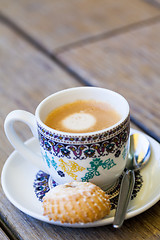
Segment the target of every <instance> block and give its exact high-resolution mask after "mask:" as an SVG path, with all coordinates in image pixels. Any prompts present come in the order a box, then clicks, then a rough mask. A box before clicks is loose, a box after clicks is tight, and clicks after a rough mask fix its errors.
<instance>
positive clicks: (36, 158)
mask: <svg viewBox="0 0 160 240" xmlns="http://www.w3.org/2000/svg"><path fill="white" fill-rule="evenodd" d="M16 121H21V122H23V123H25V124H27V125H28V127H29V128H30V129H31V131H32V133H33V136H34V137H35V138H37V139H38V132H37V124H36V119H35V116H34V115H33V114H32V113H29V112H27V111H23V110H15V111H12V112H10V113H9V114H8V116H7V117H6V119H5V122H4V130H5V134H6V136H7V138H8V140H9V141H10V143H11V144H12V146H13V147H14V148H15V149H16V150H17V151H18V152H19V153H20V154H21V155H22V157H23V158H25V159H27V161H30V162H31V164H34V165H35V166H36V167H38V168H39V169H40V170H43V171H45V172H46V168H45V166H44V164H42V160H41V158H40V157H41V156H40V155H38V154H36V153H35V152H33V151H32V150H31V149H29V147H28V146H27V145H26V144H25V143H24V142H23V141H22V140H21V138H20V137H19V136H18V134H17V133H16V131H15V129H14V122H16Z"/></svg>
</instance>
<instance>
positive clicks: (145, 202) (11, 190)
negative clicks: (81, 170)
mask: <svg viewBox="0 0 160 240" xmlns="http://www.w3.org/2000/svg"><path fill="white" fill-rule="evenodd" d="M131 131H132V132H139V131H136V130H133V129H131ZM146 137H147V138H148V139H149V141H150V144H151V158H150V161H149V163H148V164H147V165H146V166H145V167H144V168H143V169H142V170H141V175H142V178H143V186H142V188H141V190H140V192H138V194H137V196H136V198H134V199H133V200H132V201H131V202H130V204H129V210H128V213H127V215H126V219H128V218H131V217H134V216H136V215H138V214H140V213H142V212H144V211H146V210H147V209H149V208H150V207H152V206H153V205H154V204H155V203H157V202H158V201H159V200H160V188H159V182H160V174H159V172H160V144H159V143H158V142H156V141H155V140H154V139H152V138H151V137H149V136H147V135H146ZM26 145H27V146H28V147H29V149H30V150H31V151H34V152H35V153H36V154H38V153H39V144H38V141H37V140H36V139H35V138H32V139H30V140H28V141H27V142H26ZM38 170H39V168H37V167H33V165H32V164H31V163H30V162H28V161H26V160H25V159H24V158H22V157H21V155H20V154H19V153H18V152H17V151H14V152H13V153H12V154H11V155H10V156H9V158H8V159H7V160H6V162H5V164H4V167H3V169H2V175H1V183H2V188H3V191H4V193H5V194H6V197H7V198H8V199H9V201H10V202H11V203H12V204H13V205H15V206H16V207H17V208H18V209H20V210H21V211H22V212H24V213H26V214H28V215H30V216H31V217H34V218H36V219H39V220H41V221H44V222H47V223H50V224H55V225H60V226H64V227H75V228H86V227H98V226H103V225H108V224H111V223H113V216H114V210H113V211H111V213H110V215H108V216H106V217H105V218H104V219H102V220H99V221H96V222H93V223H87V224H66V223H63V224H62V223H60V222H54V221H49V220H48V218H47V217H46V216H43V209H42V203H41V202H40V201H39V200H38V198H37V197H36V195H35V192H34V188H33V182H34V179H35V175H36V173H37V172H38Z"/></svg>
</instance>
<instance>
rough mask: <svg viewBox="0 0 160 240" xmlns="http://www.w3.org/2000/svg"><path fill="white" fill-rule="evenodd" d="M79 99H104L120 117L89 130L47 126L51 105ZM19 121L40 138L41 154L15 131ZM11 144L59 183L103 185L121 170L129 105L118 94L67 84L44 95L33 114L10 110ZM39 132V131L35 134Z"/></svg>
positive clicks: (7, 125) (8, 132) (126, 144)
mask: <svg viewBox="0 0 160 240" xmlns="http://www.w3.org/2000/svg"><path fill="white" fill-rule="evenodd" d="M79 99H85V100H86V99H88V100H89V99H90V100H92V99H93V100H96V101H103V102H107V103H108V104H109V105H111V106H112V107H113V108H114V109H115V110H116V111H117V112H118V113H119V114H120V115H121V119H120V121H119V122H118V123H116V124H114V125H113V126H111V127H109V128H106V129H103V130H100V131H97V132H91V133H66V132H61V131H56V130H54V129H51V128H49V127H47V126H46V125H45V124H44V123H43V122H44V120H45V118H46V116H47V115H48V113H49V112H50V111H51V110H53V109H54V108H56V107H58V106H60V105H63V104H65V103H68V102H73V101H75V100H79ZM15 121H22V122H24V123H26V124H27V125H28V126H29V128H30V129H31V131H32V133H33V135H34V136H35V137H36V138H38V139H39V143H40V148H41V154H42V157H41V158H40V156H39V155H38V154H35V152H34V151H31V150H30V149H29V148H28V147H27V146H26V145H24V143H23V142H22V141H21V139H20V138H19V136H18V135H17V134H16V132H15V130H14V127H13V123H14V122H15ZM4 128H5V133H6V136H7V137H8V139H9V141H10V142H11V144H12V145H13V146H14V148H15V149H16V150H17V151H18V152H19V153H20V154H21V155H22V156H23V157H24V158H26V159H27V160H28V161H30V162H31V163H32V164H34V165H35V166H38V167H40V166H41V165H42V163H41V161H42V159H43V162H44V164H43V170H44V171H47V172H48V173H49V174H50V175H51V176H52V178H54V179H55V180H56V182H58V183H59V184H64V183H66V182H72V181H90V182H93V183H95V184H97V185H99V186H100V187H102V188H104V189H106V188H107V187H108V186H110V185H112V184H113V183H114V182H115V181H116V179H118V177H119V176H120V175H121V174H122V172H123V170H124V168H125V165H126V159H127V153H128V148H129V131H130V118H129V105H128V103H127V101H126V100H125V98H124V97H123V96H121V95H120V94H118V93H116V92H113V91H110V90H107V89H104V88H97V87H79V88H70V89H66V90H63V91H60V92H57V93H55V94H53V95H51V96H49V97H47V98H46V99H44V100H43V101H42V102H41V103H40V104H39V105H38V107H37V109H36V112H35V116H34V115H33V114H31V113H29V112H26V111H22V110H16V111H13V112H11V113H10V114H9V115H8V116H7V118H6V120H5V124H4ZM37 132H38V134H37Z"/></svg>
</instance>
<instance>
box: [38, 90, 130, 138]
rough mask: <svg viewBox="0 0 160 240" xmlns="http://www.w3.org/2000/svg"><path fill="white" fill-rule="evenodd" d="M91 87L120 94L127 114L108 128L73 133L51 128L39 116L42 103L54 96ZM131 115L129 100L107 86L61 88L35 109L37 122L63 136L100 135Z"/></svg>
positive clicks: (49, 130) (47, 129) (45, 99)
mask: <svg viewBox="0 0 160 240" xmlns="http://www.w3.org/2000/svg"><path fill="white" fill-rule="evenodd" d="M86 88H88V89H91V88H96V89H97V90H98V89H99V90H105V91H108V92H110V93H112V94H116V95H119V96H120V97H121V98H122V99H123V100H124V101H125V103H126V106H127V114H126V115H125V116H123V117H122V118H121V119H120V120H119V121H118V122H117V123H115V124H114V125H112V126H110V127H108V128H104V129H101V130H99V131H94V132H87V133H71V132H63V131H59V130H55V129H53V128H50V127H48V126H47V125H46V124H44V122H43V121H42V120H41V119H40V116H39V112H40V109H41V107H42V105H43V104H44V103H46V101H48V100H50V99H51V98H52V97H53V96H57V95H59V94H62V93H65V92H68V91H74V90H78V89H86ZM129 115H130V111H129V104H128V102H127V100H126V99H125V98H124V97H123V96H122V95H121V94H119V93H117V92H115V91H112V90H109V89H106V88H100V87H88V86H83V87H75V88H68V89H64V90H61V91H58V92H56V93H53V94H51V95H49V96H48V97H46V98H44V99H43V100H42V101H41V102H40V103H39V105H38V106H37V108H36V111H35V116H36V121H37V123H38V124H39V125H40V126H41V127H42V128H43V129H45V130H46V131H48V132H50V133H51V132H52V133H53V134H56V135H61V136H62V135H63V136H70V137H77V136H78V137H82V136H84V137H87V136H93V135H99V134H103V133H104V132H109V131H111V130H112V129H115V128H117V127H118V126H119V125H121V124H122V123H123V122H124V121H125V120H126V119H128V117H129Z"/></svg>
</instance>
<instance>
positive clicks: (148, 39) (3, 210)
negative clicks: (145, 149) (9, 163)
mask: <svg viewBox="0 0 160 240" xmlns="http://www.w3.org/2000/svg"><path fill="white" fill-rule="evenodd" d="M0 11H1V12H2V14H3V17H2V18H0V106H1V108H0V129H1V137H0V171H1V170H2V167H3V165H4V162H5V161H6V159H7V157H8V156H9V155H10V154H11V153H12V151H13V147H12V146H11V145H10V143H9V142H8V140H7V138H6V136H5V134H4V130H3V124H4V119H5V117H6V116H7V114H8V113H9V112H10V111H12V110H15V109H24V110H27V111H30V112H31V113H34V111H35V109H36V106H37V105H38V104H39V102H41V100H43V99H44V98H45V97H47V96H48V95H50V94H51V93H54V92H57V91H59V90H62V89H65V88H69V87H76V86H82V85H83V84H84V83H85V84H91V85H96V86H102V87H105V88H110V89H113V90H116V91H117V92H120V93H121V94H123V95H124V96H125V97H126V98H127V100H128V101H129V104H130V107H131V114H132V115H133V116H135V117H136V118H137V119H138V120H139V121H140V122H141V123H142V124H143V125H144V126H146V127H147V128H149V129H151V131H152V132H154V133H156V134H157V135H158V136H160V121H159V119H160V113H159V112H160V111H159V109H160V95H159V90H160V80H159V76H160V70H159V62H160V50H159V49H160V31H159V30H160V17H159V16H160V8H159V4H158V0H157V1H156V0H155V1H154V0H149V1H148V0H135V1H127V0H120V1H118V2H114V1H111V0H100V1H91V0H80V1H79V0H68V1H64V0H52V1H51V0H46V1H42V0H39V1H38V0H15V1H12V0H1V4H0ZM33 40H34V41H33ZM41 46H42V48H41ZM43 46H44V49H43ZM43 50H44V51H43ZM131 127H133V128H137V126H136V125H134V124H133V123H131ZM16 129H17V131H18V134H20V136H21V137H22V139H23V140H26V139H28V138H30V137H31V136H32V135H31V133H30V131H29V129H28V128H26V127H25V126H24V125H23V124H16ZM0 226H3V228H2V229H3V230H2V229H1V231H0V239H1V238H2V239H7V234H8V235H9V238H10V239H18V240H28V239H30V240H44V239H47V240H51V239H56V240H59V239H64V240H67V239H70V240H72V239H73V240H74V239H76V240H80V239H84V240H85V239H86V240H93V239H113V240H119V239H122V240H123V239H124V240H126V239H131V240H132V239H138V240H139V239H140V240H141V239H147V240H152V239H159V238H160V202H158V203H157V204H155V205H154V206H153V207H152V208H150V209H149V210H147V211H146V212H144V213H142V214H140V215H138V216H136V217H134V218H131V219H128V220H127V221H125V222H124V225H123V226H122V228H121V229H113V227H112V225H108V226H103V227H97V228H88V229H72V228H64V227H58V226H54V225H50V224H47V223H44V222H41V221H39V220H36V219H34V218H32V217H30V216H28V215H26V214H24V213H23V212H21V211H20V210H18V209H17V208H16V207H14V206H13V205H12V204H11V203H10V202H9V200H8V199H7V198H6V197H5V195H4V193H3V190H2V187H1V185H0ZM4 231H5V232H6V236H5V232H4ZM1 236H2V237H1Z"/></svg>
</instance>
